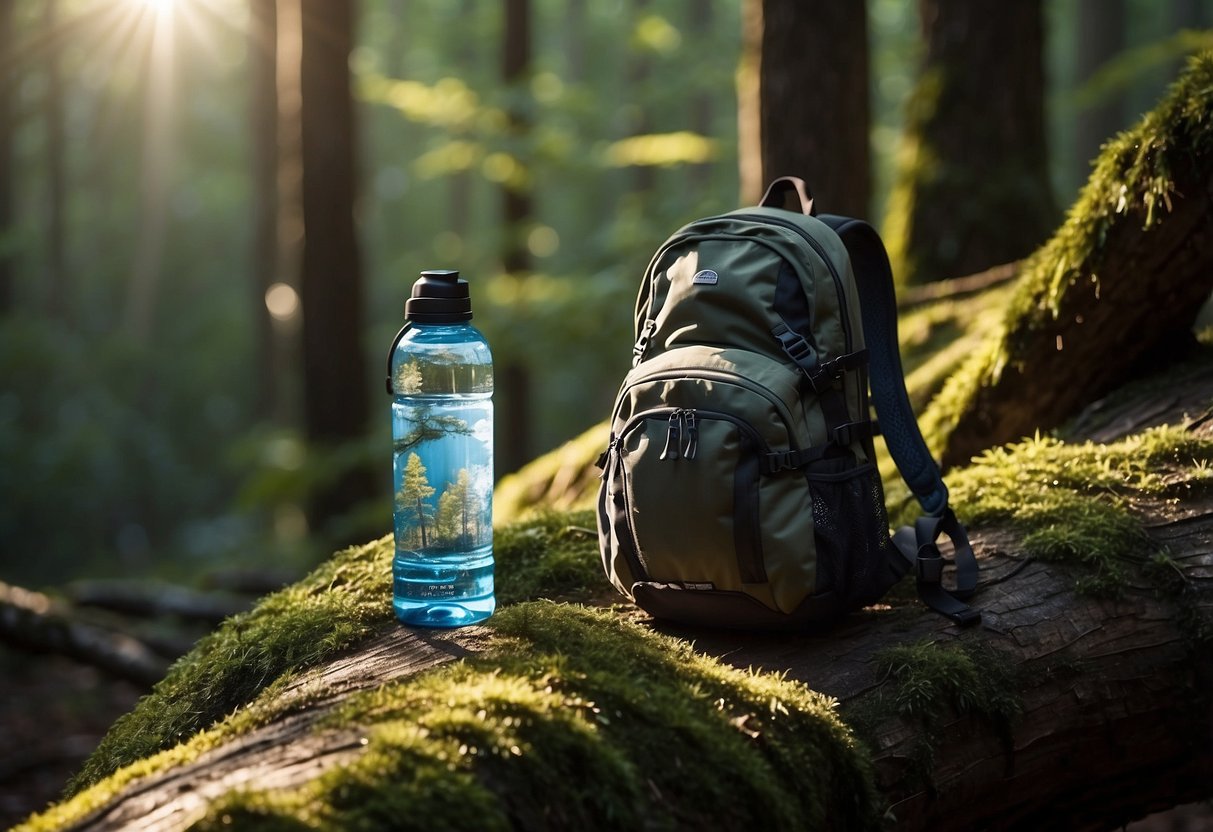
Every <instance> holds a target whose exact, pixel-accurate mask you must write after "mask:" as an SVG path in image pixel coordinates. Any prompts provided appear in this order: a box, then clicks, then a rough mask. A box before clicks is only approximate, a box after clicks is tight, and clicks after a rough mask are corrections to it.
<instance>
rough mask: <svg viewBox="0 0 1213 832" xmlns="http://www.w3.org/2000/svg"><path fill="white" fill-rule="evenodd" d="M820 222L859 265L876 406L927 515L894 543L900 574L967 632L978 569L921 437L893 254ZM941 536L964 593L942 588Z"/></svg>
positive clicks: (835, 223)
mask: <svg viewBox="0 0 1213 832" xmlns="http://www.w3.org/2000/svg"><path fill="white" fill-rule="evenodd" d="M817 218H818V219H819V220H821V221H822V222H824V223H825V224H826V225H828V226H829V227H830V228H832V229H833V230H834V232H835V233H836V234H838V236H839V237H840V238H841V239H842V242H843V244H844V245H845V246H846V249H847V253H848V254H849V255H850V257H851V265H852V268H853V269H854V271H855V283H856V288H857V290H858V292H859V307H860V315H861V318H862V320H863V332H864V338H865V340H866V341H867V349H868V357H869V361H870V372H871V387H872V403H873V404H874V405H875V406H876V416H877V418H878V419H879V420H880V432H881V434H882V435H883V436H884V438H885V444H886V446H887V447H888V449H889V455H890V456H892V457H893V461H894V462H896V463H897V470H898V471H900V472H901V476H902V477H903V478H904V479H905V481H906V484H907V485H909V487H910V490H911V491H913V492H914V496H915V497H917V498H918V502H919V504H920V505H921V506H922V509H923V511H924V512H925V513H926V515H927V516H926V517H923V518H920V519H919V521H918V523H917V524H916V525H915V527H913V528H911V527H908V526H907V527H905V528H903V529H900V530H898V532H897V533H896V534H895V535H894V536H893V544H894V547H895V548H896V549H897V551H898V553H899V555H900V556H899V557H897V558H896V561H895V563H894V569H895V571H897V572H898V574H905V572H907V571H909V569H910V568H913V569H914V570H915V571H916V573H917V577H918V588H919V594H920V595H921V596H922V599H923V601H924V602H926V603H927V605H928V606H930V607H931V608H932V609H934V610H936V611H937V612H940V613H943V614H944V615H946V616H948V617H949V618H952V619H953V620H954V621H956V622H957V623H959V624H971V623H974V622H975V621H977V620H978V618H979V616H978V613H977V612H976V611H975V610H972V609H970V608H969V607H968V606H966V605H965V604H964V603H962V602H961V601H960V600H958V599H960V598H967V597H968V596H969V595H971V594H972V593H973V590H974V588H975V587H976V585H977V561H976V558H975V557H974V556H973V549H972V547H971V546H970V545H969V540H968V535H967V533H966V532H965V530H964V527H963V526H961V525H960V523H959V522H958V521H957V520H956V516H955V515H954V514H953V513H952V510H951V509H950V508H949V507H948V488H947V486H946V485H945V484H944V481H943V476H942V474H941V473H940V471H939V466H938V465H937V464H936V462H935V459H934V458H933V457H932V456H931V452H930V451H929V450H928V449H927V443H926V441H925V440H924V439H923V438H922V432H921V431H920V430H919V429H918V420H917V419H916V418H915V416H914V410H913V408H912V407H911V406H910V397H909V395H908V394H907V393H906V383H905V374H904V372H903V371H902V368H901V350H900V347H899V346H898V341H897V298H896V295H895V293H894V290H893V271H892V268H891V267H890V266H889V256H888V253H887V252H886V251H885V247H884V243H883V242H882V241H881V239H880V235H879V234H878V233H877V232H876V229H874V228H872V226H870V225H868V224H867V223H866V222H863V221H862V220H856V219H852V218H850V217H840V216H835V215H832V214H820V215H818V217H817ZM940 534H946V535H947V536H948V537H949V538H950V539H951V540H952V543H953V546H954V549H955V560H956V570H957V572H956V583H957V586H956V589H955V590H954V591H952V592H949V591H947V590H945V589H944V588H943V587H942V585H941V584H940V575H941V573H942V561H941V559H940V554H939V549H938V547H937V546H936V544H935V541H936V540H937V539H938V537H939V535H940Z"/></svg>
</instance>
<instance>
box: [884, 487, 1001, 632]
mask: <svg viewBox="0 0 1213 832" xmlns="http://www.w3.org/2000/svg"><path fill="white" fill-rule="evenodd" d="M941 534H946V535H947V536H948V538H949V539H950V540H951V541H952V548H953V552H954V553H953V561H954V562H955V564H956V587H955V589H951V590H949V589H947V588H946V587H944V585H943V567H944V559H943V555H942V554H941V553H940V551H939V545H938V543H937V542H936V541H938V540H939V536H940V535H941ZM893 548H894V549H895V550H896V552H897V555H895V556H893V561H894V562H893V563H892V564H891V565H892V566H893V569H894V571H895V572H897V574H898V575H904V574H905V573H906V572H908V571H910V570H911V569H912V570H913V571H914V574H915V577H916V578H917V583H918V596H919V597H920V598H922V600H923V603H925V604H926V605H927V606H928V607H930V608H931V609H933V610H935V611H936V612H938V613H940V614H942V615H945V616H947V617H948V618H950V619H952V620H953V621H955V622H956V623H957V624H959V625H960V626H962V627H968V626H970V625H973V624H976V623H977V622H979V621H981V613H979V612H978V611H977V610H975V609H973V608H971V607H970V606H969V605H968V604H966V603H964V600H965V599H967V598H969V597H970V596H972V595H973V591H974V590H975V589H976V588H977V558H976V557H975V556H974V555H973V546H972V544H970V543H969V535H968V533H967V532H966V531H965V528H964V526H962V525H961V524H960V522H959V521H958V520H957V519H956V515H955V514H953V513H952V509H950V508H948V509H944V512H943V514H941V515H938V516H934V517H920V518H918V520H917V522H915V523H914V525H913V526H902V527H901V528H900V529H898V530H897V531H896V532H895V533H894V534H893Z"/></svg>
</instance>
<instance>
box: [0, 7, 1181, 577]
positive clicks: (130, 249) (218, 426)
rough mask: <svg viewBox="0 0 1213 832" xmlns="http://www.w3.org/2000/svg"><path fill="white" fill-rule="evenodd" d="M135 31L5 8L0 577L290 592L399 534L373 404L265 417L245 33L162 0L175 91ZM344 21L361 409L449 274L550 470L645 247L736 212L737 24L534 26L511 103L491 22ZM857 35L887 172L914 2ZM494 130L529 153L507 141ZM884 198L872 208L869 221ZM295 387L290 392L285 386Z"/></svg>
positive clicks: (453, 16)
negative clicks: (317, 442) (12, 217)
mask: <svg viewBox="0 0 1213 832" xmlns="http://www.w3.org/2000/svg"><path fill="white" fill-rule="evenodd" d="M136 5H137V4H134V3H133V2H132V0H60V2H59V3H58V5H57V9H58V18H59V19H58V22H57V28H56V31H55V33H53V34H52V33H49V32H48V31H47V30H46V26H47V21H46V19H45V14H46V6H45V4H43V3H42V2H41V1H40V0H16V2H15V18H14V28H13V32H14V39H15V45H16V49H15V53H16V54H15V57H14V61H13V63H12V67H13V69H12V77H13V80H14V84H13V91H14V97H15V100H14V117H13V119H12V125H13V129H14V131H15V134H14V150H13V184H14V189H15V190H14V199H15V202H16V205H17V207H18V210H17V215H16V221H15V224H14V226H13V227H12V228H10V229H8V230H7V232H5V233H3V235H2V239H0V251H3V252H6V253H8V254H10V255H11V256H12V257H13V258H14V263H15V269H16V273H17V292H18V295H17V300H16V304H15V307H14V309H13V310H12V314H10V315H9V316H7V317H6V318H4V319H3V320H0V378H2V379H3V383H2V385H0V553H2V556H3V563H4V573H5V574H4V577H5V578H6V579H8V580H13V581H17V582H24V583H31V584H39V583H46V582H54V581H58V580H61V579H64V578H67V577H70V576H71V575H72V574H73V573H91V574H107V575H114V574H118V575H122V574H128V575H142V574H149V573H154V574H158V575H161V576H167V577H174V578H177V579H186V578H188V577H189V576H192V575H196V574H198V573H199V572H200V571H203V570H205V569H209V568H212V567H215V568H218V567H221V566H223V565H226V564H228V563H231V562H240V563H242V564H243V565H246V566H248V565H257V566H265V567H267V568H270V567H282V566H288V567H292V568H297V569H299V570H300V571H302V570H303V569H305V568H307V567H308V566H310V565H312V564H314V563H315V562H316V561H317V560H318V559H319V558H320V557H322V556H323V555H324V554H325V553H327V552H328V551H330V550H331V548H332V547H331V545H330V541H331V540H332V539H333V538H340V537H342V536H343V535H345V536H348V535H349V534H356V533H359V532H360V531H361V530H364V529H366V528H376V527H378V528H382V529H384V530H386V529H387V527H388V522H389V518H390V510H389V508H388V501H389V496H390V495H389V493H388V492H389V488H390V486H389V469H390V465H389V460H390V442H389V439H388V430H387V428H388V417H387V401H386V400H383V401H381V402H380V404H381V405H382V408H383V418H382V420H381V421H380V422H379V423H377V424H376V425H374V426H373V429H372V430H371V432H370V434H369V435H368V436H367V437H366V439H365V441H364V442H362V443H357V444H355V445H352V446H350V447H348V448H342V449H338V450H335V451H331V452H326V453H319V452H317V451H316V450H315V449H311V448H308V447H307V445H306V443H305V442H304V441H303V440H302V439H301V434H300V430H299V424H298V419H297V417H296V418H290V417H288V418H285V419H283V418H274V419H269V418H268V417H264V416H261V415H259V411H258V409H257V404H256V402H257V398H258V393H259V391H258V389H257V385H258V381H257V378H256V375H255V367H256V363H257V362H256V360H255V350H256V349H257V347H256V342H255V339H254V327H253V325H252V324H253V321H254V318H255V315H257V314H259V310H258V308H257V306H258V304H259V303H260V301H259V299H258V298H257V296H256V294H255V290H254V289H253V286H254V284H255V282H256V281H255V277H256V276H255V275H254V274H253V268H254V267H253V259H252V254H251V247H252V229H253V222H252V216H251V208H250V205H251V202H252V194H251V179H250V176H249V172H250V166H251V150H250V147H251V127H250V124H249V107H250V105H249V94H248V90H249V88H250V81H249V77H248V60H247V57H248V56H247V49H248V46H247V27H248V8H247V5H246V3H245V2H244V0H177V5H176V7H175V8H176V12H175V14H176V27H175V30H174V35H173V37H174V45H175V48H174V50H173V53H172V55H173V57H172V66H171V67H159V66H152V65H151V64H149V61H150V60H152V58H153V53H152V52H151V50H149V48H148V47H149V31H150V29H149V26H150V24H149V20H148V18H147V17H146V15H147V14H149V13H148V12H144V13H143V14H144V15H145V17H144V18H139V17H138V13H137V10H136ZM1058 5H1060V6H1064V7H1065V8H1062V9H1061V10H1060V11H1055V12H1054V11H1051V12H1050V14H1051V15H1053V16H1052V17H1051V18H1050V25H1051V27H1053V29H1054V30H1055V31H1057V32H1061V33H1062V34H1061V35H1060V37H1061V38H1062V39H1063V40H1064V39H1068V38H1070V35H1069V34H1065V32H1066V30H1065V28H1064V27H1066V26H1071V27H1072V20H1071V19H1072V17H1073V14H1072V8H1071V6H1072V4H1058ZM359 8H360V19H359V30H358V31H359V45H358V47H357V49H356V50H355V52H354V54H353V55H352V57H351V62H350V64H351V68H352V70H353V73H354V89H355V93H356V95H357V98H358V103H359V107H358V118H359V120H360V125H359V126H360V131H359V132H360V141H361V150H362V159H361V165H360V167H361V169H362V171H363V181H362V183H361V199H360V209H359V217H358V219H359V223H360V233H361V240H360V241H361V243H362V246H363V254H364V263H365V273H366V276H367V287H366V288H367V296H368V297H367V304H366V310H367V320H366V337H365V345H366V349H367V350H368V351H369V352H370V354H371V356H372V358H373V360H372V362H371V368H372V373H371V377H370V378H368V379H367V391H368V395H371V396H374V395H375V394H376V393H377V391H378V390H379V389H381V382H380V380H379V368H380V367H381V361H380V359H381V357H382V355H383V353H384V352H385V351H386V349H387V346H388V344H389V343H390V341H391V338H392V335H393V334H394V332H395V331H396V329H397V328H398V326H399V325H400V320H401V317H402V304H403V301H404V299H405V297H406V295H407V293H408V289H409V286H410V285H411V283H412V282H413V280H414V278H415V276H416V274H417V272H419V271H420V270H421V269H424V268H438V267H454V268H459V269H460V270H461V271H462V272H463V273H464V274H465V275H466V276H467V277H468V279H469V280H470V281H471V283H472V292H473V298H474V302H475V308H476V324H477V325H478V326H479V327H480V328H481V329H482V330H483V331H484V332H485V334H486V335H487V336H488V338H489V339H490V342H491V343H492V345H493V350H494V355H495V357H496V359H497V360H498V361H499V362H505V361H513V362H520V363H522V364H523V365H524V366H526V367H528V368H530V370H531V372H532V375H533V379H534V381H533V384H534V395H535V405H534V413H535V424H534V425H533V428H534V430H535V441H534V443H533V445H534V447H535V448H536V449H538V450H546V449H548V448H552V447H555V446H557V445H559V443H560V442H561V441H562V440H564V439H566V438H568V437H570V436H575V435H577V434H578V433H580V432H582V431H584V430H585V429H586V428H588V427H589V426H591V425H594V424H596V423H598V422H599V421H600V420H601V419H602V418H603V417H604V416H605V415H606V413H607V411H608V410H609V407H610V401H611V398H612V396H613V394H614V392H615V388H616V386H617V384H618V381H619V379H620V378H621V377H622V375H623V373H624V371H625V370H626V368H627V366H628V362H629V358H630V349H629V348H630V343H631V339H632V334H631V332H630V326H631V322H630V321H631V310H632V305H633V300H634V296H635V291H636V282H637V279H638V276H639V275H640V273H641V272H642V270H643V268H644V266H645V264H646V263H647V261H648V259H649V257H650V255H651V253H652V251H653V250H654V248H655V247H656V245H658V244H659V243H660V241H661V240H662V239H664V237H665V236H666V235H667V234H668V233H669V232H670V231H671V230H672V229H673V228H676V227H678V226H679V225H681V224H682V223H684V222H685V221H687V220H689V219H693V218H694V217H696V216H701V215H705V214H708V213H713V212H718V211H724V210H729V209H731V208H733V207H735V206H736V195H737V141H736V117H737V116H736V94H735V89H734V73H735V70H736V60H735V58H736V55H737V53H738V49H739V41H740V26H739V12H738V8H737V4H736V3H735V2H730V0H710V2H708V3H706V4H705V3H690V2H684V1H683V0H653V2H650V3H647V4H643V5H642V4H634V3H629V2H624V0H601V2H598V0H595V2H592V3H591V2H583V3H580V4H569V3H562V2H557V0H534V2H533V11H534V20H533V21H532V27H531V31H532V38H533V50H534V62H533V67H532V70H533V71H532V73H531V75H530V77H529V80H528V82H527V83H525V84H521V85H518V86H515V87H513V88H507V87H506V86H504V85H503V84H502V82H501V81H500V78H499V73H500V69H499V57H498V56H499V51H500V38H501V29H502V19H501V15H502V8H501V4H497V3H475V2H471V1H470V0H414V1H409V2H406V0H362V1H361V2H360V4H359ZM574 9H579V10H580V11H579V12H578V13H576V14H575V13H573V10H574ZM870 9H871V14H870V20H871V25H872V31H873V60H874V62H875V67H874V72H873V95H874V99H873V101H874V114H873V115H874V124H875V128H874V131H873V138H872V144H873V150H874V152H875V154H876V157H877V163H878V164H877V169H878V170H887V169H888V166H887V162H888V152H889V150H890V148H891V147H892V146H893V143H894V140H895V138H896V135H897V132H898V130H899V129H900V128H899V126H900V122H901V107H902V103H903V99H904V95H905V93H906V91H908V89H909V88H910V86H911V84H912V81H913V73H914V71H915V67H914V58H915V57H916V54H917V50H918V41H917V35H916V30H917V23H916V11H915V9H914V4H913V3H911V2H909V1H908V0H870ZM1067 9H1068V11H1067ZM705 10H706V12H707V13H706V14H705ZM1067 14H1068V15H1069V16H1068V17H1067ZM1142 31H1148V32H1151V33H1152V34H1151V35H1150V37H1152V38H1154V39H1158V38H1162V37H1164V36H1166V37H1169V36H1170V33H1162V32H1157V31H1156V30H1152V29H1143V30H1142ZM48 43H54V44H55V45H57V47H58V52H57V64H58V68H59V73H60V74H61V77H62V88H63V95H64V97H63V105H64V122H63V127H64V131H65V144H64V148H65V155H64V157H63V164H64V173H65V176H66V183H67V189H68V197H67V199H66V202H65V203H64V205H63V206H62V207H63V210H64V211H65V237H64V240H63V244H62V247H61V251H60V252H59V253H60V254H61V255H62V256H63V257H64V258H65V262H66V266H67V269H66V276H65V277H66V280H65V283H66V286H65V290H64V293H63V296H62V298H57V297H55V296H54V295H53V294H52V283H51V281H49V280H47V275H48V273H49V272H48V270H49V268H50V263H51V261H52V258H51V257H50V252H49V251H48V247H49V246H50V245H52V243H53V241H52V240H51V238H50V236H49V230H48V216H49V211H50V208H51V192H50V188H49V184H48V181H49V176H48V170H49V168H48V165H49V156H48V147H49V144H48V141H47V139H48V122H47V118H46V112H47V105H48V95H49V94H50V92H51V91H52V89H53V84H52V83H51V73H50V71H49V66H50V64H49V62H50V61H51V58H52V53H50V52H49V51H48V50H47V48H46V46H47V44H48ZM162 72H167V73H169V74H170V75H171V79H172V80H171V83H172V88H173V97H172V101H171V106H169V107H165V108H162V109H161V110H158V111H151V110H149V109H148V107H147V106H146V102H147V101H148V100H149V80H148V79H149V78H151V77H154V76H156V75H157V74H158V73H162ZM1063 92H1065V91H1064V90H1063ZM1066 94H1068V93H1066ZM507 111H512V112H519V113H521V114H523V115H524V116H525V118H526V120H527V121H528V123H529V124H530V125H531V129H530V131H529V132H527V133H525V134H516V133H511V132H510V131H509V130H507V119H506V117H505V113H506V112H507ZM1058 112H1060V111H1058ZM705 114H706V116H705ZM1055 115H1056V113H1055ZM153 118H162V119H166V120H167V121H166V122H165V125H162V126H163V127H164V132H165V133H166V134H167V135H168V136H169V137H170V140H171V148H170V152H169V154H168V162H167V168H166V170H167V181H166V182H165V183H164V200H163V203H162V204H155V203H154V202H153V203H152V204H151V205H150V208H151V209H153V210H157V211H159V212H160V215H162V216H163V218H164V221H165V235H164V239H163V240H162V241H156V242H158V243H160V244H161V245H162V249H161V255H160V263H161V265H160V267H159V269H158V273H159V281H158V283H157V284H156V286H155V295H154V298H153V303H154V309H155V317H154V324H153V328H152V330H151V332H150V333H149V334H147V335H146V336H144V337H137V333H136V332H134V331H132V330H131V329H130V328H128V327H127V325H126V320H127V310H128V308H129V306H130V304H131V296H130V295H131V292H132V285H133V281H132V275H133V273H134V272H135V270H136V267H135V263H136V260H137V257H138V256H139V246H140V245H141V243H147V240H146V239H142V238H141V229H142V227H143V226H142V223H143V222H144V219H145V218H146V216H147V215H148V210H149V203H148V200H149V196H148V191H149V189H148V183H147V182H146V181H145V179H146V177H145V171H146V168H145V167H144V165H145V160H146V159H147V158H148V154H149V152H150V150H151V148H149V146H148V145H147V141H146V137H147V135H148V122H149V120H150V119H153ZM1055 120H1056V121H1059V120H1058V119H1055ZM1059 123H1060V121H1059ZM642 170H643V171H644V172H645V175H644V176H643V177H642V176H641V175H640V172H641V171H642ZM879 181H880V180H879V179H878V182H879ZM506 183H508V184H513V185H517V184H522V185H525V186H526V187H527V188H529V191H530V193H531V194H532V196H533V200H534V205H535V213H534V216H533V218H532V221H531V223H530V225H529V226H528V227H527V228H525V229H523V234H524V240H525V242H526V244H527V247H528V250H529V252H530V254H531V257H532V262H533V271H532V273H529V274H507V273H505V272H504V270H503V268H502V266H501V263H500V257H499V252H500V251H501V249H502V247H503V245H502V244H503V239H502V236H503V232H502V230H501V229H500V227H499V225H498V216H499V214H500V207H501V196H500V188H501V185H502V184H506ZM882 200H883V185H881V186H880V187H879V188H878V193H877V194H876V197H875V200H874V206H875V207H877V208H879V206H880V205H881V204H882ZM875 214H876V215H878V214H879V212H878V211H877V212H875ZM287 389H288V390H291V391H294V393H295V394H296V395H297V393H298V380H297V379H294V380H292V381H291V382H290V384H288V386H287ZM292 409H293V410H296V411H297V409H298V404H297V403H295V404H293V405H292ZM368 459H369V460H370V461H371V462H372V463H375V464H378V463H380V462H381V463H382V465H383V466H384V469H383V470H384V478H383V483H384V488H383V491H384V493H383V499H382V501H377V502H374V503H372V504H368V505H366V506H365V507H363V508H362V509H361V510H360V511H359V512H358V513H357V514H356V515H353V516H349V517H346V518H342V520H341V523H344V524H345V525H344V527H338V528H333V529H325V530H316V529H309V528H308V527H307V524H306V520H305V519H304V515H303V511H302V508H301V506H303V505H305V504H306V502H307V499H308V496H309V494H310V493H312V492H313V491H314V490H315V489H316V488H317V487H318V486H319V485H320V484H323V483H324V482H327V481H330V480H331V479H333V478H335V477H337V476H339V475H340V474H341V472H342V471H344V470H348V469H349V468H351V467H353V466H355V465H356V464H357V463H359V462H362V461H366V460H368ZM499 473H501V474H503V475H504V474H508V473H509V472H507V471H500V472H499ZM376 518H382V519H381V520H380V521H379V522H378V523H376ZM320 531H323V532H324V533H325V535H327V538H326V537H325V536H322V535H320V534H318V532H320ZM250 552H256V553H257V556H256V558H255V562H254V563H250V560H251V559H250V555H249V553H250Z"/></svg>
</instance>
